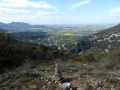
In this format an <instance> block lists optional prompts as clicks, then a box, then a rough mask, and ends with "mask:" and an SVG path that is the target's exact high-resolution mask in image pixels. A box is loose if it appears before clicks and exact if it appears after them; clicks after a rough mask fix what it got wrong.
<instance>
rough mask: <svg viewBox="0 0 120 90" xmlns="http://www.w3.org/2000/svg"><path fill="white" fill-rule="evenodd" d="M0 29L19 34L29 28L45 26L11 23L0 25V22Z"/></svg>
mask: <svg viewBox="0 0 120 90" xmlns="http://www.w3.org/2000/svg"><path fill="white" fill-rule="evenodd" d="M0 27H1V28H3V29H5V30H7V31H8V32H19V31H23V30H25V31H27V30H29V28H46V27H47V26H45V25H31V24H29V23H24V22H12V23H8V24H5V23H2V22H0Z"/></svg>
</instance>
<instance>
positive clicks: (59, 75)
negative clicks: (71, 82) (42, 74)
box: [54, 64, 64, 82]
mask: <svg viewBox="0 0 120 90" xmlns="http://www.w3.org/2000/svg"><path fill="white" fill-rule="evenodd" d="M54 76H55V77H56V79H57V81H60V82H63V80H64V78H63V76H62V73H61V71H60V67H59V66H58V64H56V67H55V75H54Z"/></svg>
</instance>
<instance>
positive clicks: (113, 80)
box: [0, 60, 120, 90]
mask: <svg viewBox="0 0 120 90" xmlns="http://www.w3.org/2000/svg"><path fill="white" fill-rule="evenodd" d="M55 64H58V65H59V66H60V70H61V72H62V74H63V77H64V78H65V79H66V82H69V83H71V84H72V87H73V90H77V88H85V89H86V90H96V89H97V90H120V70H119V69H118V70H117V69H114V70H109V69H106V68H105V67H101V66H100V65H99V64H97V63H92V64H88V63H80V62H75V61H73V60H68V61H63V60H56V61H54V62H50V63H34V64H33V63H32V62H29V61H27V62H26V63H25V64H24V65H23V66H20V67H18V68H17V69H15V70H11V71H7V70H6V72H5V73H4V74H1V75H0V90H61V89H60V87H59V85H58V83H57V82H55V79H54V73H55Z"/></svg>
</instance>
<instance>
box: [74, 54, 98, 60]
mask: <svg viewBox="0 0 120 90" xmlns="http://www.w3.org/2000/svg"><path fill="white" fill-rule="evenodd" d="M74 60H75V61H81V62H94V61H96V59H95V57H94V56H93V54H92V53H91V52H87V53H85V54H83V55H81V56H77V57H75V58H74Z"/></svg>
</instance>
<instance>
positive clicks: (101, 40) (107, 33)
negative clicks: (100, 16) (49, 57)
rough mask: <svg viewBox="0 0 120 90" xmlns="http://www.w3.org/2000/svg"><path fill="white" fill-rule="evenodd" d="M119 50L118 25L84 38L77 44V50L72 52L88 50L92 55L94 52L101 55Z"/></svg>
mask: <svg viewBox="0 0 120 90" xmlns="http://www.w3.org/2000/svg"><path fill="white" fill-rule="evenodd" d="M119 48H120V24H118V25H116V26H114V27H111V28H109V29H105V30H102V31H101V32H98V33H96V34H92V35H90V36H88V37H85V38H84V39H82V40H80V41H79V42H77V49H75V50H74V51H77V52H82V51H86V50H90V51H91V52H93V53H94V52H95V54H102V53H106V52H110V51H114V50H117V49H119Z"/></svg>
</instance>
